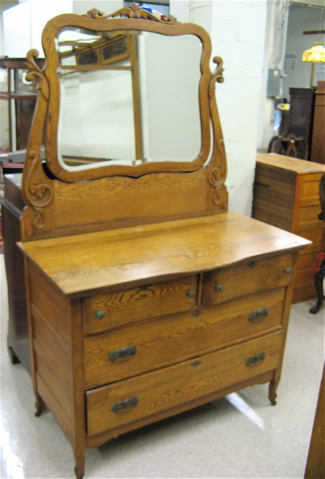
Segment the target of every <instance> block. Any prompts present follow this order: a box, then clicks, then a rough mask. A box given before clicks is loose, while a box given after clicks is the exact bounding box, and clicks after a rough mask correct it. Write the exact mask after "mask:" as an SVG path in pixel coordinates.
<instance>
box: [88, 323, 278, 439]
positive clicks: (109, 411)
mask: <svg viewBox="0 0 325 479" xmlns="http://www.w3.org/2000/svg"><path fill="white" fill-rule="evenodd" d="M282 340H283V334H282V333H281V332H277V333H273V334H269V335H266V336H263V337H261V338H258V339H254V340H251V341H247V342H245V343H243V344H241V345H238V346H233V347H230V348H226V349H224V350H221V351H218V352H215V353H211V354H207V355H204V356H201V357H199V358H194V359H192V360H189V361H184V362H182V363H180V364H177V365H174V366H170V367H167V368H163V369H160V370H157V371H153V372H151V373H147V374H143V375H141V376H137V377H135V378H131V379H127V380H125V381H120V382H117V383H114V384H111V385H109V386H103V387H100V388H97V389H93V390H91V391H87V393H86V398H87V427H88V429H87V430H88V435H89V436H93V435H96V434H100V433H103V432H105V431H109V430H110V429H114V428H117V427H119V426H123V425H125V424H128V423H131V422H134V421H137V420H140V419H142V418H145V417H148V416H152V415H154V414H156V413H159V412H161V411H166V410H168V409H170V408H173V407H176V406H179V405H180V404H185V403H189V402H191V401H193V400H195V399H198V398H200V397H204V396H205V395H208V394H211V393H213V392H217V391H219V390H222V389H224V388H227V387H231V386H233V385H234V386H235V385H236V384H237V383H240V382H241V381H244V380H247V379H250V378H254V377H255V376H259V375H260V374H264V373H267V372H269V371H272V370H274V369H276V368H277V367H278V366H279V363H280V358H281V350H282Z"/></svg>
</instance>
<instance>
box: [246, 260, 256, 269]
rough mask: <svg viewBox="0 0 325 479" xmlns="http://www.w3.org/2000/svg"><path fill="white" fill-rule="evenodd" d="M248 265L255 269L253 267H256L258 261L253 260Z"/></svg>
mask: <svg viewBox="0 0 325 479" xmlns="http://www.w3.org/2000/svg"><path fill="white" fill-rule="evenodd" d="M247 266H248V267H249V268H251V269H253V268H256V266H257V263H256V261H251V262H250V263H248V265H247Z"/></svg>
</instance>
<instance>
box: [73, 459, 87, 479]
mask: <svg viewBox="0 0 325 479" xmlns="http://www.w3.org/2000/svg"><path fill="white" fill-rule="evenodd" d="M74 472H75V475H76V479H82V478H83V477H84V474H85V456H82V457H79V458H76V465H75V468H74Z"/></svg>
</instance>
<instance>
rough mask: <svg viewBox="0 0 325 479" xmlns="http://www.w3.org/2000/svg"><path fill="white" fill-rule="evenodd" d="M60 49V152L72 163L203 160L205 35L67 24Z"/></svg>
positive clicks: (79, 166)
mask: <svg viewBox="0 0 325 479" xmlns="http://www.w3.org/2000/svg"><path fill="white" fill-rule="evenodd" d="M57 49H58V52H59V58H60V66H59V71H58V73H59V77H60V89H61V99H60V118H59V133H58V151H59V159H60V162H61V164H62V165H63V166H64V168H65V169H73V170H75V169H84V168H91V167H93V166H102V165H103V164H120V165H138V164H141V163H146V162H162V161H184V162H188V161H192V160H195V159H196V157H197V156H198V155H199V152H200V149H201V118H200V108H199V82H200V78H201V71H200V59H201V55H202V45H201V41H200V39H199V38H198V37H196V36H194V35H188V34H187V35H179V36H164V35H160V34H156V33H151V32H143V31H142V32H135V31H131V32H130V31H128V32H124V31H119V32H104V33H99V34H96V32H92V31H86V30H82V31H81V30H80V29H78V30H77V29H75V30H63V31H62V32H60V35H59V37H58V41H57ZM103 162H104V163H103Z"/></svg>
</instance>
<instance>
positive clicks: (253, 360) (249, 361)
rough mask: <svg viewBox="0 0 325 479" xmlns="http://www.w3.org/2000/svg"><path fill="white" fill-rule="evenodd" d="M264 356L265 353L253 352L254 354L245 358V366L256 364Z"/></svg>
mask: <svg viewBox="0 0 325 479" xmlns="http://www.w3.org/2000/svg"><path fill="white" fill-rule="evenodd" d="M264 358H265V353H258V354H254V356H250V357H249V358H247V359H246V366H249V367H250V368H251V367H252V366H257V365H258V364H260V363H261V362H262V361H263V359H264Z"/></svg>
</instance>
